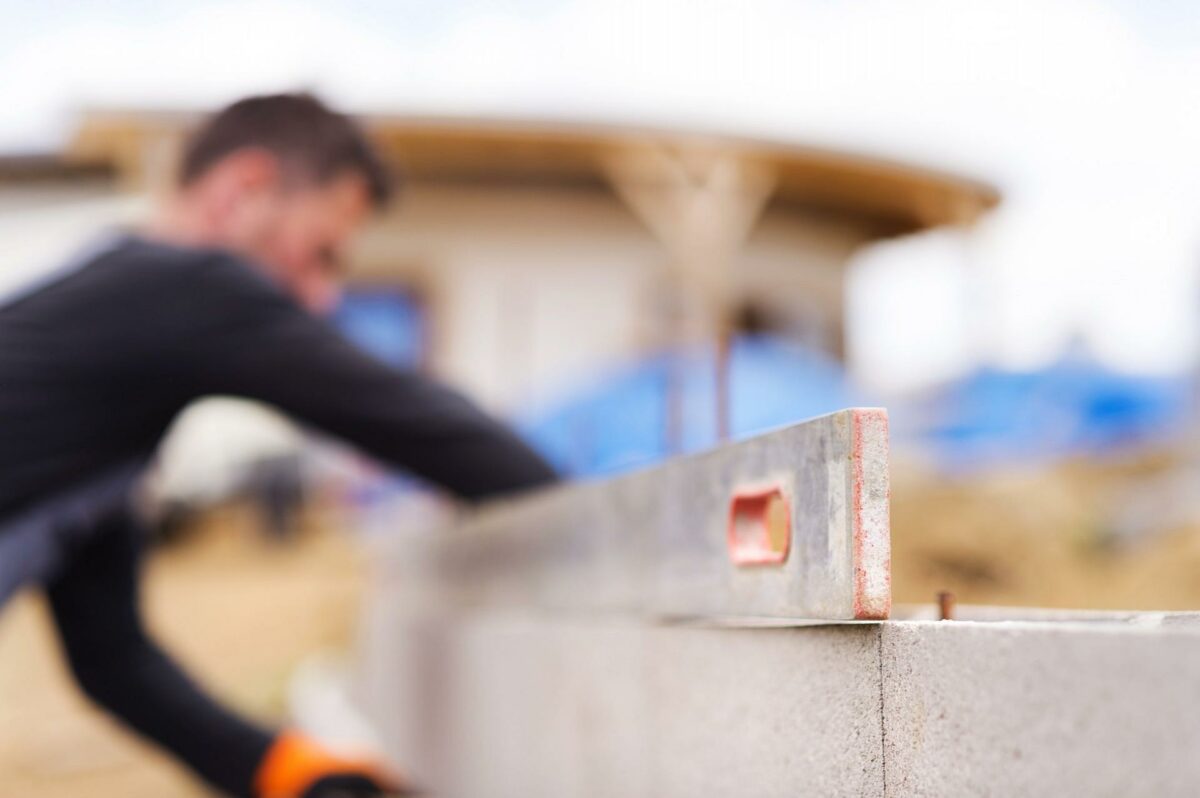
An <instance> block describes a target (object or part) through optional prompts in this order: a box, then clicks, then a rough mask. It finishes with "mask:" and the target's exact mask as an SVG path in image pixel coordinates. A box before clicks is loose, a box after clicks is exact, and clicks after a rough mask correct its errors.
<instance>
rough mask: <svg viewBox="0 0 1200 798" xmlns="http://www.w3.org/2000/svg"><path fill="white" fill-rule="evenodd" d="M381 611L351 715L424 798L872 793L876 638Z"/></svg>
mask: <svg viewBox="0 0 1200 798" xmlns="http://www.w3.org/2000/svg"><path fill="white" fill-rule="evenodd" d="M385 616H386V613H384V614H380V615H377V616H376V618H375V620H376V621H377V622H379V623H382V624H385V628H383V629H378V630H376V632H379V633H380V634H375V635H370V636H369V638H368V639H371V638H374V639H376V640H378V639H379V638H380V637H383V638H390V640H391V642H390V643H389V644H388V645H390V647H391V648H390V653H388V652H387V651H385V649H384V648H378V647H376V648H374V649H372V648H368V650H367V654H368V657H367V660H368V661H375V662H378V661H380V660H382V659H384V658H387V659H388V660H389V661H390V662H391V663H394V664H397V667H394V668H388V669H386V670H387V671H388V673H387V674H386V675H385V674H384V673H376V676H377V677H382V678H376V679H375V680H374V681H370V680H368V682H367V683H365V685H364V686H365V687H366V688H367V689H366V690H365V695H367V696H368V697H369V700H368V701H366V702H365V707H364V708H365V709H366V711H367V712H368V713H369V714H370V715H371V716H373V717H374V718H375V719H377V720H378V721H379V725H380V728H381V731H382V732H383V737H384V739H385V740H386V741H387V744H388V748H389V753H390V754H391V755H392V756H393V757H394V758H395V759H396V761H397V762H398V763H400V764H401V765H402V766H403V767H405V768H407V769H409V770H410V771H411V772H412V773H413V774H414V776H415V777H417V778H418V779H420V781H421V782H422V783H423V784H426V785H429V786H430V787H431V788H432V789H433V790H434V791H435V793H436V794H438V795H446V796H462V797H463V798H469V797H470V796H484V795H486V796H489V798H506V797H508V796H511V797H512V798H527V797H528V796H531V795H553V796H556V797H559V798H671V797H672V796H679V797H680V798H685V797H686V798H694V796H696V795H705V794H707V795H737V796H744V797H745V798H756V797H758V796H761V797H762V798H775V797H776V796H778V797H779V798H783V796H789V797H790V796H796V795H820V796H841V795H845V796H864V795H865V796H881V795H882V794H883V793H882V784H883V782H882V775H883V774H882V764H883V763H882V756H881V755H882V728H883V726H882V718H881V715H880V702H879V698H880V692H879V647H878V634H877V627H874V626H871V625H862V626H854V627H844V628H821V627H813V628H801V629H796V628H774V629H768V628H763V629H742V630H732V629H717V628H697V627H689V626H673V625H665V626H656V625H644V624H641V623H639V622H637V621H636V620H633V619H628V618H624V619H623V618H616V617H610V618H599V617H596V618H590V619H583V618H579V617H570V616H562V617H557V618H553V619H548V618H544V617H543V618H535V617H530V616H526V615H522V614H520V613H509V612H484V613H471V614H470V615H469V616H465V617H457V618H443V619H440V620H438V621H432V620H431V619H429V618H426V619H424V620H419V621H418V620H414V619H411V618H410V619H408V620H407V621H405V620H404V619H403V618H402V617H401V616H399V614H397V615H394V616H393V617H391V618H387V617H385ZM417 630H419V632H418V631H417ZM399 639H402V640H403V642H402V643H400V644H398V645H397V640H399ZM401 663H403V664H401ZM414 663H416V664H414Z"/></svg>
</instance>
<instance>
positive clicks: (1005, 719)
mask: <svg viewBox="0 0 1200 798" xmlns="http://www.w3.org/2000/svg"><path fill="white" fill-rule="evenodd" d="M1117 617H1118V618H1120V619H1119V620H1115V621H1111V622H1105V621H1104V620H1102V619H1100V618H1098V617H1097V618H1096V619H1095V620H1093V621H1091V622H1059V623H1031V622H1013V623H970V622H966V623H960V622H953V623H938V622H905V623H889V624H886V625H884V626H883V627H882V629H883V635H882V649H881V651H882V665H883V677H884V678H883V712H884V754H885V766H884V779H885V784H886V794H887V795H888V796H1007V795H1022V796H1047V797H1049V796H1056V797H1057V796H1064V795H1071V796H1193V795H1196V794H1197V792H1198V791H1200V755H1198V754H1197V752H1200V710H1198V709H1197V708H1198V707H1200V634H1197V633H1196V631H1197V629H1198V627H1195V626H1190V627H1189V625H1188V624H1187V623H1186V622H1184V621H1182V620H1181V618H1182V616H1178V615H1176V616H1171V617H1170V619H1169V620H1164V619H1161V618H1154V620H1155V623H1154V624H1149V623H1145V624H1143V623H1139V621H1138V618H1137V617H1136V616H1134V617H1132V618H1130V617H1128V616H1117Z"/></svg>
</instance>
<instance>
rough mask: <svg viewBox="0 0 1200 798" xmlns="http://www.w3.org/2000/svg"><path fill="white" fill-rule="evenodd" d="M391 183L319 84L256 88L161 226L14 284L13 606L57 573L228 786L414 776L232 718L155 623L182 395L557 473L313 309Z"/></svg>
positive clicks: (160, 738)
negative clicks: (151, 594)
mask: <svg viewBox="0 0 1200 798" xmlns="http://www.w3.org/2000/svg"><path fill="white" fill-rule="evenodd" d="M389 193H390V188H389V182H388V179H387V176H386V174H385V171H384V170H383V168H382V167H381V166H380V163H379V161H378V159H377V158H376V156H375V154H374V153H373V152H372V150H371V148H370V146H369V145H368V144H367V142H366V140H365V139H364V137H363V136H362V134H361V132H360V131H359V130H358V129H357V128H356V127H355V126H354V125H353V124H352V123H351V122H350V121H349V120H348V119H346V118H345V117H343V116H340V115H338V114H335V113H333V112H331V111H330V110H328V109H327V108H326V107H325V106H323V105H322V104H321V103H320V102H319V101H318V100H316V99H314V98H313V97H310V96H306V95H278V96H270V97H255V98H251V99H247V100H243V101H241V102H238V103H236V104H234V105H232V106H230V107H229V108H227V109H226V110H224V111H223V112H221V113H220V114H218V115H217V116H216V117H214V118H213V119H211V120H210V121H209V122H208V123H207V124H206V125H205V126H204V127H203V128H202V129H201V130H200V131H199V132H198V133H197V135H196V136H195V137H194V138H193V139H192V141H191V143H190V145H189V146H188V148H187V150H186V153H185V157H184V159H183V164H182V168H181V172H180V181H179V190H178V192H177V196H176V197H175V198H174V199H173V200H172V201H171V203H170V204H169V206H168V207H167V208H166V209H165V210H164V213H163V214H162V215H161V217H160V218H159V219H158V221H157V222H156V223H155V224H154V225H152V226H151V227H150V228H148V229H147V230H146V231H145V232H144V233H142V234H137V235H132V234H131V235H121V236H115V237H113V238H111V239H110V240H108V241H106V242H104V243H103V244H101V245H99V246H97V247H95V248H93V249H92V250H91V251H89V252H87V253H85V254H83V255H82V256H80V257H79V258H77V259H76V260H75V261H74V262H72V263H70V264H68V265H67V266H65V267H64V268H62V269H60V270H59V271H58V272H57V273H55V274H54V275H52V276H51V277H50V278H49V279H47V280H43V281H42V282H40V283H39V284H37V285H35V286H31V287H29V288H27V289H26V290H24V291H23V292H20V293H19V294H17V295H13V296H9V297H7V298H3V299H0V603H2V602H3V601H4V600H5V599H7V598H8V597H9V596H10V595H11V594H12V592H13V591H15V590H16V589H17V588H19V587H21V586H22V585H25V584H39V585H41V586H43V587H44V588H45V590H46V593H47V595H48V596H49V600H50V606H51V608H52V610H53V614H54V619H55V622H56V624H57V627H58V630H59V633H60V636H61V639H62V643H63V646H64V648H65V651H66V654H67V657H68V659H69V660H70V664H71V667H72V669H73V671H74V673H75V676H76V678H77V679H78V681H79V684H80V685H81V686H82V688H83V690H85V691H86V692H87V694H88V695H89V696H90V697H91V698H92V699H93V700H95V701H96V702H97V703H99V704H100V705H101V706H103V707H104V708H105V709H107V710H108V711H109V712H111V713H113V714H114V715H116V716H117V717H118V718H120V719H121V720H122V721H123V722H124V723H126V724H127V725H128V726H129V727H131V728H132V729H133V730H135V731H136V732H138V733H139V734H141V735H143V736H145V737H147V738H149V739H150V740H152V741H154V742H155V743H157V744H158V745H160V746H162V747H163V748H165V749H166V750H167V751H169V752H170V753H172V754H173V755H174V756H176V757H178V758H179V759H180V760H182V761H183V762H184V763H186V764H187V765H188V766H189V767H190V768H191V769H192V770H194V771H195V772H196V773H197V774H198V775H199V776H200V777H202V778H203V779H205V780H206V781H207V782H209V783H210V784H212V785H213V786H215V787H217V788H218V789H220V790H223V791H224V792H227V793H230V794H232V795H238V796H253V797H254V798H301V796H303V797H304V798H323V797H324V796H335V795H336V796H345V797H346V798H349V797H350V796H371V795H382V794H384V793H385V791H386V790H388V789H392V790H398V789H400V788H401V786H402V785H400V784H397V783H396V782H395V780H394V779H390V778H389V777H387V776H384V775H382V773H380V772H379V771H378V769H376V768H373V767H371V766H370V765H368V764H365V763H360V762H353V761H347V760H343V759H339V758H337V757H335V756H332V755H331V754H329V753H328V752H326V751H323V750H322V749H321V748H320V747H319V746H318V745H316V744H315V743H313V742H312V741H310V740H307V739H305V738H304V737H302V736H301V735H299V734H296V733H292V732H286V731H285V732H281V733H276V732H271V731H266V730H263V729H261V728H259V727H257V726H255V725H253V724H251V723H248V722H246V721H245V720H242V719H240V718H238V717H235V716H234V715H233V714H231V713H229V712H227V711H226V710H224V709H222V708H221V707H220V706H218V705H217V704H215V703H214V702H213V701H212V700H211V699H210V698H208V697H207V696H206V695H205V694H204V693H202V692H201V691H200V690H199V689H198V688H197V687H196V686H195V685H194V684H193V683H192V682H191V681H190V680H189V679H188V677H187V676H185V675H184V673H183V672H182V671H181V670H180V669H179V668H178V667H177V666H176V665H175V664H174V663H173V662H172V661H171V660H170V659H169V658H168V657H167V656H166V655H165V654H164V653H163V652H162V650H160V649H159V648H158V646H157V645H156V644H155V643H154V641H153V640H151V639H150V637H149V636H148V634H147V632H146V629H145V627H144V626H143V623H142V620H141V617H140V614H139V608H138V584H137V577H138V553H139V550H140V548H141V543H142V538H143V534H142V530H141V527H140V524H139V521H138V518H137V514H136V513H135V512H134V510H133V508H132V507H131V506H130V501H129V495H130V487H131V485H132V484H133V482H134V481H135V479H136V477H137V475H138V473H139V471H140V469H141V468H142V466H143V464H144V463H145V462H146V461H147V459H148V458H149V456H150V455H151V453H152V452H153V450H154V448H155V445H156V443H157V442H158V440H159V438H160V437H161V436H162V434H163V432H164V430H165V429H166V427H167V425H168V424H169V423H170V421H171V419H172V418H173V417H174V416H175V415H176V414H177V413H178V412H179V411H180V410H181V409H182V408H183V407H184V405H186V404H188V403H189V402H191V401H192V400H194V399H196V398H198V397H201V396H206V395H211V394H224V395H235V396H244V397H249V398H253V399H259V400H262V401H265V402H269V403H272V404H274V405H276V406H277V407H279V408H281V409H283V410H284V411H286V412H288V413H290V414H292V415H293V416H295V417H296V418H298V419H300V420H301V421H303V422H306V423H308V424H311V425H313V426H315V427H318V428H321V429H323V430H325V431H327V432H329V433H332V434H334V435H337V436H340V437H342V438H344V439H346V440H348V441H350V442H352V443H355V444H357V445H358V446H360V447H362V448H363V449H364V450H366V451H368V452H371V453H373V454H374V455H376V456H378V457H380V458H382V459H384V460H386V461H388V462H390V463H393V464H395V465H397V466H401V467H403V468H406V469H408V470H410V471H413V472H415V473H417V474H419V475H421V476H423V477H425V478H426V479H429V480H430V481H432V482H434V483H436V484H439V485H441V486H443V487H445V488H447V489H449V490H451V491H452V492H454V493H457V494H458V495H460V496H462V497H465V498H468V499H480V498H484V497H488V496H493V495H496V494H501V493H506V492H510V491H516V490H523V489H527V488H532V487H534V486H538V485H543V484H546V483H549V482H551V481H552V480H553V479H554V473H553V472H552V470H551V469H550V468H549V467H548V466H547V465H546V463H545V462H544V461H543V460H542V459H541V458H540V457H538V456H537V455H536V454H534V453H533V452H532V451H531V450H530V449H529V448H528V447H526V446H525V445H524V444H523V443H521V442H520V441H519V440H518V439H517V438H516V437H515V436H514V435H512V434H511V433H510V432H509V431H508V430H506V429H505V428H504V427H502V426H501V425H499V424H498V423H496V422H495V421H493V420H492V419H490V418H488V417H487V416H485V415H484V414H483V413H481V412H480V411H479V410H477V409H476V408H475V407H474V406H472V405H471V404H469V403H468V402H467V401H465V400H464V399H462V398H461V397H459V396H458V395H456V394H454V393H452V392H450V391H448V390H447V389H445V388H443V387H441V386H439V385H437V384H435V383H433V382H431V381H429V380H428V379H425V378H423V377H420V376H418V375H416V374H413V373H408V372H402V371H394V370H392V369H390V368H388V367H387V366H385V365H383V364H381V363H380V362H378V361H376V360H374V359H372V358H371V357H369V356H368V355H366V354H364V353H363V352H361V351H360V350H358V349H357V348H355V347H354V346H353V345H351V344H350V343H348V342H347V341H346V340H345V339H343V338H342V336H341V335H339V334H338V333H337V332H336V331H335V330H334V329H333V328H332V327H331V326H329V325H328V324H327V323H326V322H325V321H323V320H321V319H320V318H319V317H318V315H317V314H319V313H321V312H323V311H325V310H328V309H329V308H331V307H332V306H333V305H334V303H335V302H336V301H337V297H338V283H339V280H340V277H341V268H342V258H343V252H344V250H345V247H346V245H347V241H348V239H349V238H350V236H351V233H352V232H354V231H355V230H356V229H357V228H358V227H359V226H360V225H361V224H362V222H363V221H364V220H365V219H366V218H367V216H368V215H369V214H370V212H371V211H372V210H373V209H377V208H380V207H382V206H383V205H384V204H385V203H386V202H387V200H388V197H389Z"/></svg>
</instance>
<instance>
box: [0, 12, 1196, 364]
mask: <svg viewBox="0 0 1200 798" xmlns="http://www.w3.org/2000/svg"><path fill="white" fill-rule="evenodd" d="M0 19H3V20H4V25H3V26H2V27H0V150H5V151H19V150H31V149H48V148H52V147H53V146H55V144H56V143H57V142H58V141H60V140H61V137H62V136H63V135H64V133H65V131H66V130H67V129H69V120H70V118H71V117H70V114H71V112H72V111H73V110H74V109H77V108H79V107H81V106H85V105H139V106H143V105H144V106H163V105H166V106H209V105H214V104H217V103H220V102H223V101H226V100H228V99H231V98H233V97H236V96H237V95H239V94H242V93H245V92H248V91H253V90H266V89H280V88H291V87H308V88H313V89H316V90H318V91H321V92H322V93H324V94H326V95H327V96H329V97H331V98H332V99H334V100H335V101H336V102H338V103H340V104H341V105H343V106H345V107H348V108H350V109H353V110H360V109H361V110H390V111H418V112H433V113H455V114H469V115H480V114H483V115H489V114H499V115H506V116H538V117H546V116H552V117H553V116H558V117H565V118H571V119H579V118H582V119H599V120H605V121H618V122H619V121H630V122H636V123H650V124H659V125H668V126H674V127H700V128H706V129H714V130H721V131H729V132H741V133H750V134H755V135H768V136H771V137H775V138H780V139H785V140H792V141H800V142H812V143H817V144H824V145H832V146H836V147H841V148H847V149H851V150H859V151H864V152H868V153H874V154H880V155H886V156H891V157H899V158H903V159H907V160H911V161H916V162H920V163H928V164H931V165H935V166H940V167H943V168H948V169H953V170H958V171H961V172H964V173H967V174H971V175H974V176H978V177H981V178H983V179H986V180H989V181H991V182H993V183H995V184H996V185H997V186H999V187H1000V189H1001V190H1002V191H1003V192H1004V195H1005V202H1004V206H1003V209H1002V210H1001V211H1000V212H998V213H996V214H995V215H994V217H993V218H991V219H990V220H989V221H988V222H987V223H985V224H984V225H983V226H982V227H981V228H980V229H979V230H978V231H976V233H975V234H973V235H972V236H971V237H970V239H969V240H966V241H964V240H957V239H951V238H948V237H945V236H942V237H932V238H928V239H924V240H917V241H910V242H901V243H898V244H896V245H893V246H889V247H881V248H878V249H877V250H875V251H873V252H868V253H866V254H865V255H864V257H863V259H862V263H861V264H860V268H859V270H858V275H857V277H856V279H855V291H854V300H853V310H854V314H855V315H854V322H853V323H854V328H853V331H852V332H853V337H854V344H855V353H856V355H857V357H858V359H859V362H860V363H861V364H863V365H864V367H865V369H866V372H867V373H868V375H869V376H870V377H871V378H872V379H873V380H874V381H875V382H876V383H878V384H880V385H885V386H890V387H907V386H911V385H917V384H922V383H925V382H928V381H929V380H933V379H938V378H940V377H944V376H948V375H950V374H953V373H954V372H956V371H958V370H961V369H964V368H968V367H969V366H970V365H971V364H973V363H978V362H989V363H995V364H1000V365H1008V366H1014V367H1026V366H1035V365H1038V364H1040V363H1045V362H1047V361H1049V360H1053V359H1054V358H1056V357H1058V356H1059V355H1060V354H1061V352H1062V351H1063V349H1064V347H1066V346H1067V345H1068V344H1069V343H1070V342H1072V341H1082V342H1083V343H1084V344H1085V345H1086V346H1087V347H1088V348H1090V349H1091V350H1092V351H1093V352H1094V353H1095V354H1096V355H1097V356H1098V357H1100V358H1101V359H1102V360H1104V362H1106V363H1107V364H1109V365H1112V366H1114V367H1118V368H1124V369H1132V370H1140V371H1156V370H1157V371H1163V370H1172V369H1179V368H1183V367H1188V366H1190V365H1191V364H1192V362H1193V360H1194V359H1195V356H1196V351H1197V348H1196V338H1197V330H1198V325H1197V323H1196V315H1197V310H1198V309H1200V307H1198V300H1200V286H1198V285H1197V277H1198V271H1197V263H1198V256H1200V180H1197V176H1198V175H1200V146H1198V145H1200V4H1197V3H1189V2H1182V1H1180V2H1166V1H1165V0H1158V1H1157V2H1147V3H1139V2H1134V1H1133V0H1130V1H1129V2H1082V1H1080V0H1041V1H1040V2H1036V3H1033V2H1031V3H1017V2H995V3H985V2H972V1H971V0H910V1H909V2H884V1H883V0H875V1H872V0H858V2H852V3H847V2H833V0H828V1H826V0H813V1H812V2H805V1H803V0H749V1H747V0H743V2H704V0H561V1H559V2H556V1H553V0H510V1H509V2H482V1H479V0H465V1H464V2H454V1H453V0H440V2H439V1H435V0H347V2H340V3H317V2H305V0H236V2H211V3H197V2H193V3H187V4H183V3H166V2H161V1H160V2H149V0H106V1H105V2H95V3H86V2H49V1H48V0H41V2H36V3H30V2H17V1H16V0H0ZM0 251H2V244H0ZM964 264H966V265H967V268H965V269H964V268H963V265H964Z"/></svg>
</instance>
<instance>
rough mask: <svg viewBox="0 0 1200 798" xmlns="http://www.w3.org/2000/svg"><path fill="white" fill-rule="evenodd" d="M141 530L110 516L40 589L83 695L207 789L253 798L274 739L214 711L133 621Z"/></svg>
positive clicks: (120, 516)
mask: <svg viewBox="0 0 1200 798" xmlns="http://www.w3.org/2000/svg"><path fill="white" fill-rule="evenodd" d="M140 540H141V537H140V530H139V528H138V527H137V526H136V522H135V521H134V520H133V518H132V517H131V515H130V514H129V513H128V512H121V513H114V514H113V515H112V516H111V517H109V518H108V519H107V520H105V521H104V523H103V525H102V527H101V528H100V529H98V530H97V534H96V536H95V537H94V538H92V539H91V541H90V542H89V543H88V544H87V545H86V546H85V547H84V548H83V549H82V550H81V551H79V552H78V555H77V556H75V557H74V558H73V559H72V561H71V564H70V565H69V566H68V567H67V569H66V570H65V571H64V572H63V573H62V574H61V575H60V576H59V577H58V578H57V579H56V580H55V581H54V582H52V583H51V584H50V585H49V586H48V588H47V593H48V595H49V599H50V606H51V609H52V610H53V612H54V620H55V623H56V624H57V626H58V631H59V636H60V638H61V640H62V644H63V647H64V649H65V651H66V655H67V659H68V661H69V662H70V665H71V668H72V670H73V671H74V673H75V678H76V679H77V681H78V682H79V685H80V687H81V688H82V689H83V691H84V692H85V693H86V694H87V695H88V697H90V698H91V699H92V700H93V701H95V702H96V703H97V704H99V705H100V706H102V707H104V708H105V709H106V710H108V711H109V712H111V713H112V714H114V715H116V716H117V717H118V718H120V719H121V720H122V721H123V722H124V723H125V724H126V725H128V726H129V727H130V728H132V729H133V730H135V731H136V732H138V733H139V734H141V735H142V736H143V737H145V738H147V739H149V740H151V741H153V742H155V743H156V744H158V745H160V746H162V747H163V748H165V749H166V750H168V751H169V752H171V753H172V754H174V755H175V756H176V757H178V758H179V759H181V760H182V761H183V762H184V763H185V764H186V765H188V766H189V767H190V768H191V769H192V770H194V771H195V772H196V773H197V774H198V775H199V776H200V777H201V778H203V779H205V780H206V781H207V782H209V783H210V784H211V785H213V786H214V787H216V788H218V789H220V790H222V791H223V792H226V793H228V794H230V795H235V796H251V795H252V785H253V781H254V774H255V771H256V770H257V768H258V765H259V763H260V762H261V761H262V758H263V756H264V754H265V753H266V751H267V748H268V747H269V746H270V745H271V743H272V741H273V736H272V735H271V734H269V733H268V732H266V731H265V730H263V729H260V728H258V727H256V726H254V725H251V724H249V723H247V722H246V721H244V720H242V719H240V718H238V717H236V716H234V715H232V714H230V713H229V712H227V711H225V710H224V709H222V708H221V707H220V706H218V705H217V704H216V703H215V702H213V701H212V700H211V699H210V698H209V697H208V696H206V695H205V694H204V693H203V692H201V691H200V689H199V688H198V687H196V685H195V684H194V683H193V682H192V681H191V680H190V679H189V678H188V677H187V675H186V674H184V673H183V671H182V670H180V668H179V666H177V665H176V664H175V663H174V662H173V661H172V660H171V659H170V658H169V657H168V656H167V655H166V654H165V653H163V651H162V650H161V649H159V647H158V646H157V645H155V643H154V641H152V640H151V639H150V638H149V636H148V635H147V633H146V629H145V628H144V626H143V623H142V619H141V617H140V615H139V611H138V587H137V584H138V562H139V557H138V555H139V548H140Z"/></svg>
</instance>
